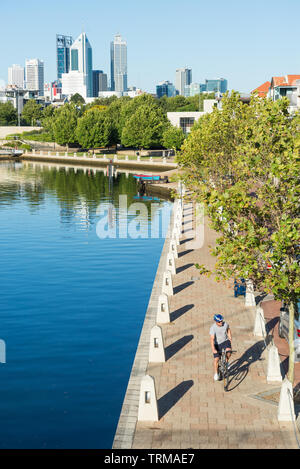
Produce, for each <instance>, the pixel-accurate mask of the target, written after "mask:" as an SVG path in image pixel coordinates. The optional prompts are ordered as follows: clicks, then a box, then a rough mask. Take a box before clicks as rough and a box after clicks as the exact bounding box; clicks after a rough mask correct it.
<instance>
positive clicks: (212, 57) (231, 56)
mask: <svg viewBox="0 0 300 469" xmlns="http://www.w3.org/2000/svg"><path fill="white" fill-rule="evenodd" d="M0 8H1V10H0V11H1V13H0V18H1V28H0V44H1V46H0V48H1V49H0V82H1V81H3V80H4V81H5V82H7V69H8V67H9V66H10V65H12V64H13V63H16V64H21V65H24V63H25V58H40V59H42V60H44V62H45V80H46V81H50V80H51V81H53V80H55V79H56V52H55V35H56V33H59V34H66V35H72V36H73V38H74V39H76V37H77V36H78V35H79V34H80V33H81V32H82V30H84V31H85V32H86V33H87V36H88V38H89V41H90V43H91V45H92V48H93V68H94V69H103V70H104V72H106V73H108V75H109V53H110V49H109V47H110V41H111V40H112V38H113V36H114V34H116V33H118V32H119V33H120V34H121V35H122V36H123V37H124V38H125V39H126V40H127V45H128V83H129V85H135V86H138V87H140V88H142V89H144V90H146V91H152V92H154V91H155V85H156V84H157V83H158V82H159V81H162V80H170V81H171V82H173V83H174V81H175V70H176V68H179V67H184V66H189V67H191V68H192V71H193V81H195V82H203V81H204V80H205V78H216V77H224V78H227V79H228V85H229V88H230V89H235V90H239V91H241V92H249V91H251V90H252V89H254V88H256V87H257V86H259V85H260V84H262V83H263V82H264V81H266V80H269V79H270V78H271V77H272V76H276V75H285V74H300V49H299V18H300V0H285V1H282V0H227V1H225V0H213V1H207V0H190V1H188V2H184V1H183V0H180V1H179V0H151V1H149V2H146V1H145V0H139V1H138V0H126V1H125V0H112V1H105V2H104V1H97V0H80V1H79V0H51V1H47V2H42V1H40V0H27V1H23V0H22V1H21V0H14V1H13V2H4V0H3V1H1V3H0Z"/></svg>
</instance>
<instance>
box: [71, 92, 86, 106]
mask: <svg viewBox="0 0 300 469" xmlns="http://www.w3.org/2000/svg"><path fill="white" fill-rule="evenodd" d="M70 103H71V104H75V106H81V105H84V104H85V100H84V98H83V97H82V96H81V94H79V93H75V94H73V95H72V96H71V99H70Z"/></svg>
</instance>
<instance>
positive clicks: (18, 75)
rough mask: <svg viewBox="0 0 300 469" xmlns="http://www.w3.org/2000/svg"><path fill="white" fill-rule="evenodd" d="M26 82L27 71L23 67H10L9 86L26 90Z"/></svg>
mask: <svg viewBox="0 0 300 469" xmlns="http://www.w3.org/2000/svg"><path fill="white" fill-rule="evenodd" d="M24 82H25V70H24V67H21V65H16V64H14V65H12V66H11V67H8V81H7V84H8V85H9V86H17V87H18V88H24Z"/></svg>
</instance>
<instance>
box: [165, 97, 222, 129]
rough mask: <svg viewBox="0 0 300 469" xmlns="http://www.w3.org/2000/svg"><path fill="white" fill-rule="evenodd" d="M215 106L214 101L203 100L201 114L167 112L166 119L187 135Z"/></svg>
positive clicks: (215, 102)
mask: <svg viewBox="0 0 300 469" xmlns="http://www.w3.org/2000/svg"><path fill="white" fill-rule="evenodd" d="M216 105H217V101H216V100H215V99H205V100H204V102H203V108H204V111H203V112H168V113H167V117H168V119H169V121H170V122H171V124H172V125H174V126H175V127H180V128H181V129H182V131H183V133H184V134H189V133H190V131H191V129H192V127H193V125H194V123H195V122H196V121H198V120H199V119H200V117H202V116H204V115H205V114H207V113H211V112H212V111H213V108H214V107H215V106H216Z"/></svg>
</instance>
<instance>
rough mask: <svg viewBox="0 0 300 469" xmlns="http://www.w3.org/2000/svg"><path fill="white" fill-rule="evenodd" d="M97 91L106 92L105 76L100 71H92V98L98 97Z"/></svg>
mask: <svg viewBox="0 0 300 469" xmlns="http://www.w3.org/2000/svg"><path fill="white" fill-rule="evenodd" d="M99 91H107V75H106V73H103V71H102V70H93V96H94V97H95V98H97V97H98V95H99Z"/></svg>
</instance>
